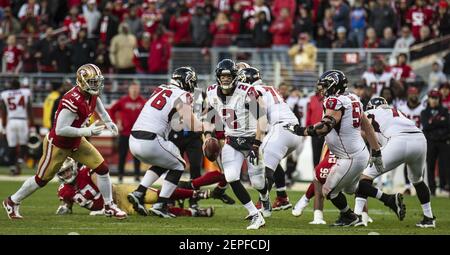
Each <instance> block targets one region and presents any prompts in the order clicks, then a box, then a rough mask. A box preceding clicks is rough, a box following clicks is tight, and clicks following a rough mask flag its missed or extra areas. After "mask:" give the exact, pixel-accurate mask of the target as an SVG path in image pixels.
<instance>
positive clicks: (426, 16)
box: [405, 0, 433, 39]
mask: <svg viewBox="0 0 450 255" xmlns="http://www.w3.org/2000/svg"><path fill="white" fill-rule="evenodd" d="M432 18H433V10H432V9H431V8H429V7H428V6H425V3H424V0H416V2H415V5H414V6H413V7H411V8H410V9H409V11H408V12H407V13H406V17H405V19H406V23H407V24H409V25H410V27H411V31H412V34H413V36H414V37H415V38H416V39H419V38H420V37H421V36H420V34H421V32H420V30H421V28H422V27H425V26H429V25H430V24H431V22H432V21H433V20H432Z"/></svg>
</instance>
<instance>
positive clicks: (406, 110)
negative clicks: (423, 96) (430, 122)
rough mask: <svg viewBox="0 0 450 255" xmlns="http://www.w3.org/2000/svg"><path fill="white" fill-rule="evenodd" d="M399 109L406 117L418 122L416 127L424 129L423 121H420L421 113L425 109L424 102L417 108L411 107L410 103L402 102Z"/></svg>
mask: <svg viewBox="0 0 450 255" xmlns="http://www.w3.org/2000/svg"><path fill="white" fill-rule="evenodd" d="M397 109H398V110H399V111H401V112H402V113H403V115H405V116H406V118H408V119H410V120H412V121H414V123H416V127H418V128H420V129H422V122H421V121H420V114H421V113H422V111H423V110H424V109H425V107H423V105H422V104H420V103H419V104H418V105H417V106H416V108H410V107H409V106H408V104H401V105H399V106H398V107H397Z"/></svg>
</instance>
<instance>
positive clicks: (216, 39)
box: [209, 12, 233, 47]
mask: <svg viewBox="0 0 450 255" xmlns="http://www.w3.org/2000/svg"><path fill="white" fill-rule="evenodd" d="M209 32H210V33H211V35H212V36H213V41H212V46H213V47H224V46H229V45H231V38H230V34H231V33H232V32H233V29H232V26H231V23H230V21H229V20H228V18H227V15H226V14H225V13H224V12H219V13H218V14H217V17H216V19H215V20H214V22H212V23H211V25H210V26H209Z"/></svg>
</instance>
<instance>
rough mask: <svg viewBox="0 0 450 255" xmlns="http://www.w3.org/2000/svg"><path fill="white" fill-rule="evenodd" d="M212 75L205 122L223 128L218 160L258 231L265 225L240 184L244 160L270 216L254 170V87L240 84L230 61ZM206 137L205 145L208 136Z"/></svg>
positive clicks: (262, 178) (261, 174)
mask: <svg viewBox="0 0 450 255" xmlns="http://www.w3.org/2000/svg"><path fill="white" fill-rule="evenodd" d="M215 73H216V81H217V84H214V85H211V86H209V87H208V89H207V92H206V95H207V99H208V105H209V107H208V108H209V110H210V112H209V113H213V114H209V116H210V117H209V118H208V119H209V120H212V119H213V117H214V118H215V119H216V120H217V119H220V120H221V122H222V123H223V125H224V126H225V128H224V129H225V140H226V142H225V145H224V146H223V148H222V151H221V155H220V157H219V158H220V159H221V161H222V166H223V171H224V175H225V179H226V180H227V182H228V183H229V184H230V186H231V188H232V189H233V192H234V194H235V195H236V197H237V198H238V199H239V201H240V202H241V203H242V204H243V205H244V207H245V208H246V209H247V210H248V216H247V217H248V218H249V219H251V223H250V225H249V226H248V227H247V229H259V228H260V227H262V226H264V225H265V220H264V218H263V215H262V214H261V212H260V211H258V210H257V208H256V207H255V205H254V204H253V202H252V201H251V198H250V195H249V194H248V192H247V190H245V188H244V186H243V185H242V183H241V181H240V175H241V167H242V163H243V162H244V160H246V161H247V165H248V173H249V177H250V182H251V184H252V186H253V187H254V188H255V189H256V190H258V192H259V193H260V200H261V204H262V206H263V208H262V212H263V214H265V216H266V217H268V216H270V215H271V204H270V200H269V192H268V190H267V185H266V179H265V176H264V171H263V170H262V168H258V167H257V166H258V157H259V146H260V145H261V141H260V135H261V134H260V133H261V132H260V130H259V128H260V127H258V120H259V116H258V111H259V101H260V96H259V94H258V92H257V91H256V89H255V88H254V87H253V86H251V85H250V84H246V83H242V82H240V81H239V80H240V79H239V77H238V68H237V67H236V64H235V63H234V62H233V61H232V60H230V59H224V60H222V61H221V62H219V63H218V64H217V67H216V71H215ZM211 115H214V116H211ZM216 123H217V121H216ZM221 127H222V125H220V126H219V127H217V126H216V131H221V130H218V128H221ZM205 138H206V139H205V143H206V140H208V139H209V138H210V134H207V135H206V137H205Z"/></svg>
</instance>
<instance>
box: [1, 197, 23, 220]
mask: <svg viewBox="0 0 450 255" xmlns="http://www.w3.org/2000/svg"><path fill="white" fill-rule="evenodd" d="M2 204H3V208H5V210H6V214H7V215H8V218H9V219H11V220H21V219H23V217H22V215H20V213H19V206H20V204H19V203H14V202H13V201H12V200H11V197H8V198H7V199H5V200H3V203H2Z"/></svg>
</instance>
